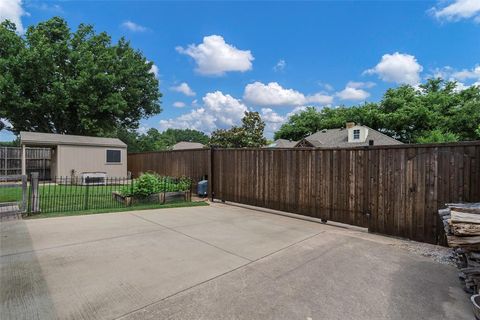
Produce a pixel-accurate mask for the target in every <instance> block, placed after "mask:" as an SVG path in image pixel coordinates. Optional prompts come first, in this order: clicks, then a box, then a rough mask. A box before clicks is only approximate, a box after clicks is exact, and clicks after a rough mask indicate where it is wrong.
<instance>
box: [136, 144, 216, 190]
mask: <svg viewBox="0 0 480 320" xmlns="http://www.w3.org/2000/svg"><path fill="white" fill-rule="evenodd" d="M209 155H210V150H209V149H195V150H175V151H158V152H144V153H129V154H128V159H127V163H128V171H130V172H131V173H132V176H133V177H138V176H139V175H140V173H142V172H148V171H153V172H156V173H158V174H160V175H165V176H171V177H181V176H185V177H189V178H191V179H193V181H194V182H198V181H200V180H201V179H202V177H204V176H206V175H207V174H208V166H209V163H210V162H209Z"/></svg>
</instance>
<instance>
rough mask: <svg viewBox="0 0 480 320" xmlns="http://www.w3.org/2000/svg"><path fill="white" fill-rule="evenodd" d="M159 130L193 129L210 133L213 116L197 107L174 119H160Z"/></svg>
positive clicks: (212, 128)
mask: <svg viewBox="0 0 480 320" xmlns="http://www.w3.org/2000/svg"><path fill="white" fill-rule="evenodd" d="M159 125H160V130H166V129H168V128H176V129H195V130H199V131H203V132H207V133H210V132H212V131H213V130H215V128H216V126H215V117H214V116H213V115H212V114H210V113H209V112H208V111H207V110H206V109H205V108H198V109H194V110H192V111H190V112H189V113H186V114H183V115H181V116H179V117H177V118H175V119H168V120H160V122H159Z"/></svg>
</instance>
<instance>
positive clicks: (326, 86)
mask: <svg viewBox="0 0 480 320" xmlns="http://www.w3.org/2000/svg"><path fill="white" fill-rule="evenodd" d="M318 85H319V86H320V87H322V88H324V89H325V90H326V91H333V90H334V88H333V86H332V85H331V84H329V83H326V82H321V81H320V82H318Z"/></svg>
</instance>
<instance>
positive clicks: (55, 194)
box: [0, 183, 205, 218]
mask: <svg viewBox="0 0 480 320" xmlns="http://www.w3.org/2000/svg"><path fill="white" fill-rule="evenodd" d="M122 187H123V185H101V186H88V187H87V186H82V185H58V184H50V183H45V184H41V185H40V187H39V190H40V211H41V213H39V214H35V215H32V217H34V218H45V217H50V216H52V217H53V216H66V215H78V214H93V213H104V212H117V211H128V210H141V209H153V208H172V207H179V206H199V205H205V203H203V202H200V203H198V202H176V203H167V204H159V203H154V204H137V205H133V206H129V207H127V206H125V204H124V203H122V202H119V201H117V200H116V199H115V198H114V197H113V196H112V192H114V191H120V189H121V188H122ZM21 199H22V189H21V187H8V188H7V187H6V188H0V202H13V201H20V200H21Z"/></svg>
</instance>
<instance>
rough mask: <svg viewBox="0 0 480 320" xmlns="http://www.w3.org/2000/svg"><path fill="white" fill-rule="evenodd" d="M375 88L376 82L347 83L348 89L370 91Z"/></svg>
mask: <svg viewBox="0 0 480 320" xmlns="http://www.w3.org/2000/svg"><path fill="white" fill-rule="evenodd" d="M375 86H376V84H375V82H370V81H368V82H356V81H349V82H348V83H347V87H350V88H355V89H362V88H366V89H370V88H373V87H375Z"/></svg>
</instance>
